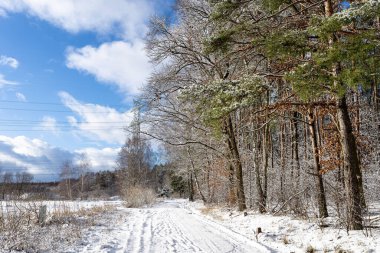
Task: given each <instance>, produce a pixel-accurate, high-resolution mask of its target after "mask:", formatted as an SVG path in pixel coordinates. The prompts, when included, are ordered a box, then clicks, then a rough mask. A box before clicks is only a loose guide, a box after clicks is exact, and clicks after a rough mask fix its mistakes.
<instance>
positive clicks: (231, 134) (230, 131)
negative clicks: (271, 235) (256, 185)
mask: <svg viewBox="0 0 380 253" xmlns="http://www.w3.org/2000/svg"><path fill="white" fill-rule="evenodd" d="M225 129H226V134H227V142H228V149H229V151H230V154H231V157H232V162H233V164H234V167H235V176H236V190H237V200H238V207H239V211H244V210H245V209H247V206H246V203H245V194H244V183H243V167H242V164H241V160H240V154H239V150H238V146H237V143H236V138H235V131H234V127H233V124H232V119H231V116H228V117H227V118H226V119H225Z"/></svg>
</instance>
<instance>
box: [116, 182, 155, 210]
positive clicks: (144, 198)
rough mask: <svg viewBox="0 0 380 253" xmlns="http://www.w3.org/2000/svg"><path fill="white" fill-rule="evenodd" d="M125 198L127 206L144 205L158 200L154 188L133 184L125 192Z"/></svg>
mask: <svg viewBox="0 0 380 253" xmlns="http://www.w3.org/2000/svg"><path fill="white" fill-rule="evenodd" d="M123 199H124V200H125V206H126V207H142V206H146V205H152V204H153V203H154V202H155V200H156V194H155V192H154V191H153V190H152V189H149V188H144V187H141V186H133V187H128V188H127V189H126V190H125V191H124V192H123Z"/></svg>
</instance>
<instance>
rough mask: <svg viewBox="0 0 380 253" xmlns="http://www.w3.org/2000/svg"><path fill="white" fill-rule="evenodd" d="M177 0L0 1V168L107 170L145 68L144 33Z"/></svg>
mask: <svg viewBox="0 0 380 253" xmlns="http://www.w3.org/2000/svg"><path fill="white" fill-rule="evenodd" d="M174 1H175V0H91V1H89V0H0V169H1V170H2V171H7V170H11V171H14V172H17V171H25V170H26V171H29V172H31V173H33V174H34V175H35V178H36V179H37V180H50V179H57V178H58V174H59V167H60V164H61V163H62V162H63V161H64V160H67V159H74V160H75V158H76V157H77V156H78V154H80V153H83V152H85V153H86V154H87V155H88V157H89V158H90V160H91V162H92V164H93V170H99V169H112V168H113V166H114V160H115V156H116V154H117V152H118V150H119V148H120V147H121V146H122V145H123V143H124V141H125V138H126V134H125V133H124V131H123V130H122V128H123V127H124V126H126V125H128V124H129V122H131V120H132V118H133V113H132V111H131V108H132V105H133V99H134V98H135V97H136V96H138V94H139V91H140V88H141V87H142V86H143V84H144V83H145V82H146V78H147V77H148V76H149V74H150V71H151V69H152V66H151V65H150V63H149V61H148V59H147V57H146V53H145V51H144V41H143V39H144V35H145V34H146V32H147V22H148V20H149V18H150V17H151V16H152V15H171V9H172V6H173V4H174Z"/></svg>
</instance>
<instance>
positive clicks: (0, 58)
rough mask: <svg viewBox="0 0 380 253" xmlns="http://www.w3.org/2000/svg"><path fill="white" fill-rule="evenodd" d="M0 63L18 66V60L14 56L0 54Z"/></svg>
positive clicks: (12, 66) (15, 67)
mask: <svg viewBox="0 0 380 253" xmlns="http://www.w3.org/2000/svg"><path fill="white" fill-rule="evenodd" d="M0 65H4V66H9V67H11V68H14V69H17V68H18V66H19V62H18V61H17V60H16V59H15V58H12V57H8V56H5V55H0Z"/></svg>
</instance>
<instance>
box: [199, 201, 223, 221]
mask: <svg viewBox="0 0 380 253" xmlns="http://www.w3.org/2000/svg"><path fill="white" fill-rule="evenodd" d="M216 210H218V209H217V208H215V207H214V206H209V205H208V206H205V207H203V208H201V209H200V211H201V213H202V214H203V215H208V216H211V217H212V218H213V219H217V220H220V221H223V220H224V219H223V217H222V216H220V215H219V214H217V213H216Z"/></svg>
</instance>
